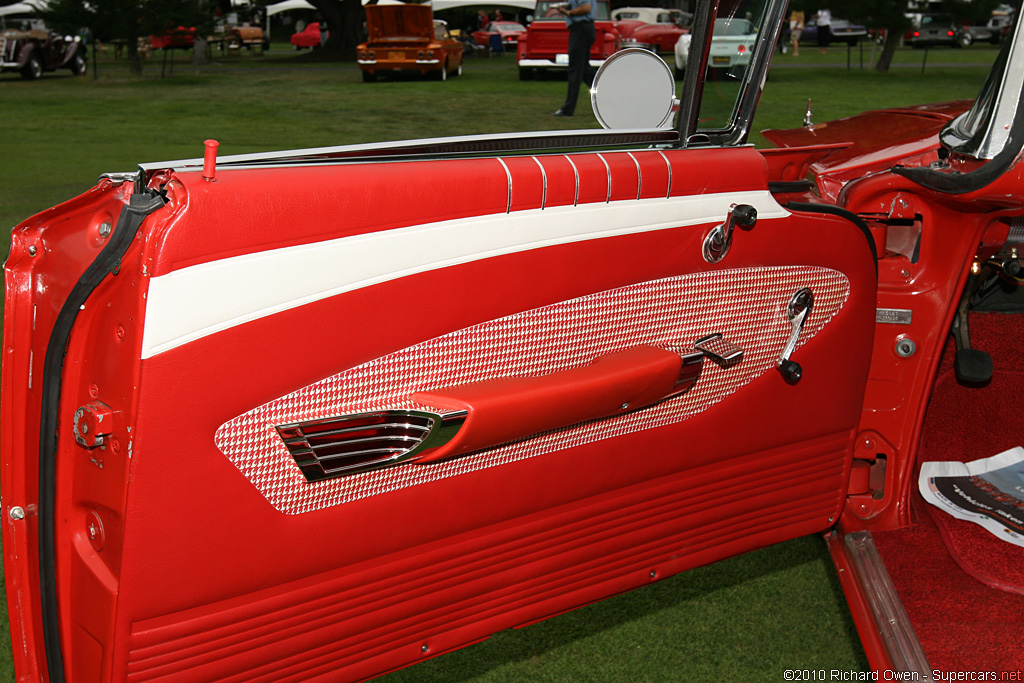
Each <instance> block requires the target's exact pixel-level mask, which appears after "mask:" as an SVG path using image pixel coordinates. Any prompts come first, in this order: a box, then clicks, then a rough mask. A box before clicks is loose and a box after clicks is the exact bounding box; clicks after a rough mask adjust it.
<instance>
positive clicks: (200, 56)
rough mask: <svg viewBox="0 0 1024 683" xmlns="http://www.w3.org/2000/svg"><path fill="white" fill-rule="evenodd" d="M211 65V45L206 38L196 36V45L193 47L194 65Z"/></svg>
mask: <svg viewBox="0 0 1024 683" xmlns="http://www.w3.org/2000/svg"><path fill="white" fill-rule="evenodd" d="M209 63H210V44H209V43H208V42H207V41H206V36H199V35H197V36H196V41H195V44H194V45H193V46H192V65H193V66H202V65H203V64H209Z"/></svg>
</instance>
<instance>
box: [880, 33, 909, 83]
mask: <svg viewBox="0 0 1024 683" xmlns="http://www.w3.org/2000/svg"><path fill="white" fill-rule="evenodd" d="M902 39H903V31H902V30H897V29H891V28H890V29H886V30H885V43H883V45H882V54H881V55H880V56H879V57H878V63H877V64H875V71H877V72H878V73H882V74H884V73H888V72H889V65H890V64H892V57H893V55H894V54H896V48H897V47H899V45H900V41H901V40H902Z"/></svg>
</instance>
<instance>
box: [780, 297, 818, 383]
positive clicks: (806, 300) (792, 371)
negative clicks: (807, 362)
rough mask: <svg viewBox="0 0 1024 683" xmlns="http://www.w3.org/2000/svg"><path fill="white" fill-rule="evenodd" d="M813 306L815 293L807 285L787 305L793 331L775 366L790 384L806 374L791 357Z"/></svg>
mask: <svg viewBox="0 0 1024 683" xmlns="http://www.w3.org/2000/svg"><path fill="white" fill-rule="evenodd" d="M813 306H814V293H813V292H811V290H810V289H808V288H807V287H804V288H803V289H798V290H797V291H796V292H795V293H794V294H793V297H792V298H791V299H790V300H789V306H787V307H786V314H787V315H788V316H789V322H790V323H791V324H792V325H793V331H792V332H791V333H790V335H789V341H787V342H786V345H785V346H784V347H783V349H782V354H781V355H780V356H779V362H778V363H776V365H775V367H776V368H777V369H778V371H779V372H780V373H781V374H782V377H783V378H784V379H785V380H786V381H787V382H788V383H790V384H796V383H797V382H799V381H800V378H801V377H803V374H804V370H803V368H802V367H800V364H799V363H797V362H796V361H793V360H790V358H789V357H790V356H791V355H793V350H794V349H795V348H796V343H797V341H799V339H800V332H801V330H803V328H804V323H805V322H806V321H807V316H808V315H810V313H811V308H812V307H813Z"/></svg>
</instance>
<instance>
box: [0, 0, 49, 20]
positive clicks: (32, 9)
mask: <svg viewBox="0 0 1024 683" xmlns="http://www.w3.org/2000/svg"><path fill="white" fill-rule="evenodd" d="M47 4H49V3H48V2H47V0H25V1H24V2H18V3H15V4H13V5H6V6H4V7H0V17H6V16H9V15H11V14H35V13H36V12H37V11H39V10H42V9H46V5H47Z"/></svg>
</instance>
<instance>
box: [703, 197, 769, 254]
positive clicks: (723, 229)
mask: <svg viewBox="0 0 1024 683" xmlns="http://www.w3.org/2000/svg"><path fill="white" fill-rule="evenodd" d="M756 222H757V209H755V208H754V207H752V206H751V205H750V204H733V205H732V206H731V207H730V209H729V217H728V218H726V220H725V223H722V224H721V225H719V226H717V227H715V228H712V229H711V232H709V233H708V236H707V237H705V238H704V249H703V253H704V260H705V261H707V262H708V263H718V262H719V261H721V260H722V259H724V258H725V255H726V254H728V253H729V247H731V246H732V232H733V230H734V229H735V227H736V226H737V225H738V226H740V227H741V228H744V229H747V230H749V229H750V228H752V227H754V223H756Z"/></svg>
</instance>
